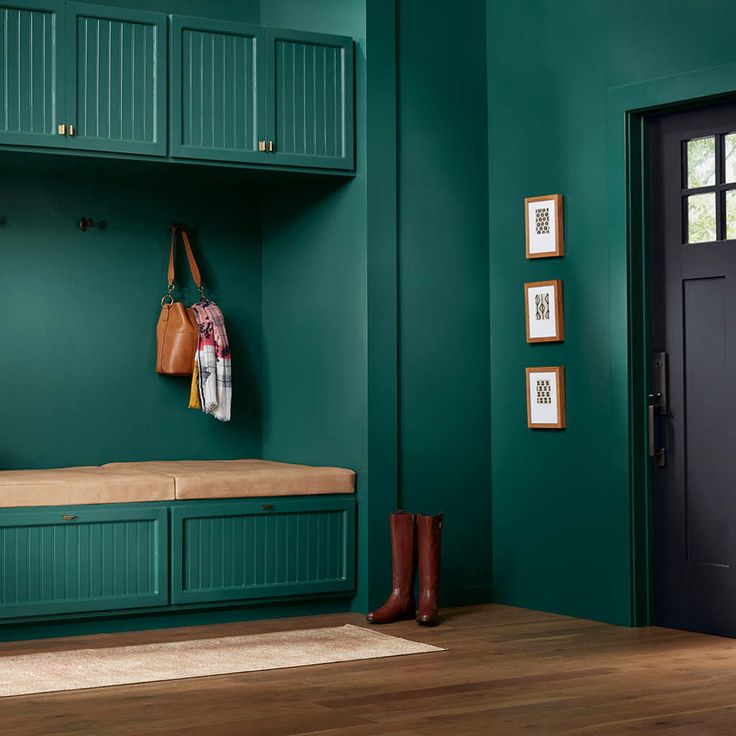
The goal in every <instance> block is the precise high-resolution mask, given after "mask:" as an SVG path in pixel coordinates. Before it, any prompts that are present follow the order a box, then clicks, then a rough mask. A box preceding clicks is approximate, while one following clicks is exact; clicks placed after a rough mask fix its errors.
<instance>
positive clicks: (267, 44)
mask: <svg viewBox="0 0 736 736" xmlns="http://www.w3.org/2000/svg"><path fill="white" fill-rule="evenodd" d="M171 28H172V39H171V90H172V93H171V153H172V155H173V156H178V157H182V158H198V159H209V160H217V161H232V162H238V161H241V162H253V163H266V164H271V165H277V166H300V167H317V168H324V169H352V168H353V165H354V153H353V148H354V133H353V131H354V111H353V107H354V101H353V95H354V92H353V87H354V76H353V75H354V72H353V63H354V62H353V42H352V39H350V38H344V37H342V36H324V35H319V34H314V33H301V32H297V31H280V30H274V29H270V28H267V29H263V28H260V27H256V26H246V25H240V24H237V23H228V22H224V21H216V20H208V19H203V18H183V17H179V16H173V19H172V26H171Z"/></svg>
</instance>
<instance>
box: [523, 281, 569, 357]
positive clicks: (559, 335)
mask: <svg viewBox="0 0 736 736" xmlns="http://www.w3.org/2000/svg"><path fill="white" fill-rule="evenodd" d="M524 317H525V321H526V341H527V342H529V343H537V342H563V341H564V339H565V314H564V309H563V301H562V280H561V279H554V280H552V281H530V282H527V283H525V284H524Z"/></svg>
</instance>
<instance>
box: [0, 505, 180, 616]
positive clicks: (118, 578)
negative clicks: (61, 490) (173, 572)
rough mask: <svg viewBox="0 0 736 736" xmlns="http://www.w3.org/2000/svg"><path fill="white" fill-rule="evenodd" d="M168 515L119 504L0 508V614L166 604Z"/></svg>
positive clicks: (163, 510)
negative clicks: (124, 506) (19, 508)
mask: <svg viewBox="0 0 736 736" xmlns="http://www.w3.org/2000/svg"><path fill="white" fill-rule="evenodd" d="M167 513H168V512H167V509H166V508H165V507H158V508H151V507H148V506H141V507H140V508H130V507H127V508H122V507H120V506H118V505H110V506H99V507H91V506H77V507H73V508H58V509H57V508H53V509H52V508H47V509H32V510H31V509H24V510H15V509H3V510H1V511H0V619H9V618H17V617H22V616H34V615H49V614H55V613H56V614H58V613H79V612H88V611H107V610H117V609H126V608H140V607H147V606H163V605H166V604H167V603H168V585H167V579H168V533H167V532H168V526H167V523H168V519H167ZM64 517H71V518H68V519H67V520H65V519H64Z"/></svg>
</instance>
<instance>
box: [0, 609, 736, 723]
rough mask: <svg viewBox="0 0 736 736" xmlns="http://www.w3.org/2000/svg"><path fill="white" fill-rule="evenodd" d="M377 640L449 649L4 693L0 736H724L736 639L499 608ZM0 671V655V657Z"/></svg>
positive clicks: (122, 637)
mask: <svg viewBox="0 0 736 736" xmlns="http://www.w3.org/2000/svg"><path fill="white" fill-rule="evenodd" d="M342 623H354V624H361V623H362V619H361V618H360V617H359V616H355V615H351V614H340V615H330V616H321V617H314V618H300V619H294V618H293V619H282V620H278V621H266V622H248V623H235V624H226V625H220V626H212V627H196V628H188V629H170V630H166V631H160V630H159V631H148V632H136V633H124V634H108V635H101V636H95V637H77V638H70V639H55V640H41V641H33V642H14V643H7V644H0V657H1V656H2V655H4V654H11V653H12V654H18V653H30V652H36V651H47V650H52V649H53V650H57V651H58V650H64V649H74V648H81V647H104V646H117V645H125V644H142V643H148V642H153V641H174V640H180V639H188V638H192V639H194V638H205V637H209V636H213V637H214V636H228V635H238V634H252V633H258V632H259V631H277V630H284V629H296V628H309V627H321V626H334V625H338V624H342ZM379 630H380V631H383V632H385V633H390V634H395V635H397V636H403V637H406V638H409V639H416V640H417V641H424V642H427V643H430V644H436V645H438V646H442V647H446V648H447V649H448V651H447V652H440V653H437V654H427V655H418V656H409V657H400V658H392V659H383V660H370V661H362V662H350V663H343V664H328V665H317V666H314V667H303V668H299V669H290V670H273V671H270V672H254V673H246V674H240V675H225V676H222V677H209V678H202V679H191V680H178V681H174V682H162V683H154V684H143V685H129V686H124V687H115V688H104V689H97V690H86V691H77V692H71V693H59V694H50V695H29V696H22V697H15V698H4V699H0V734H2V736H108V735H110V736H138V735H143V734H151V735H152V736H154V735H155V736H200V735H201V736H287V735H296V734H300V735H302V736H307V734H330V735H332V736H337V735H338V734H339V736H379V735H380V736H439V735H442V736H445V735H447V736H467V735H469V734H472V735H473V736H476V735H478V736H482V735H485V734H489V735H491V734H492V735H493V736H520V735H522V734H523V735H524V736H530V735H531V736H537V735H545V736H619V735H623V734H626V735H627V736H630V735H632V734H633V735H637V734H655V735H667V736H710V735H711V734H713V735H716V736H731V735H733V734H736V641H735V640H731V639H721V638H717V637H709V636H703V635H699V634H691V633H685V632H679V631H671V630H667V629H659V628H650V629H626V628H619V627H615V626H608V625H606V624H598V623H594V622H590V621H581V620H576V619H570V618H565V617H561V616H552V615H548V614H542V613H536V612H533V611H525V610H521V609H515V608H508V607H505V606H490V605H489V606H475V607H468V608H457V609H452V610H449V611H445V612H444V619H443V624H442V626H440V627H438V628H437V629H423V628H420V627H418V626H417V625H416V624H414V623H413V622H402V623H399V624H394V625H392V626H384V627H381V628H380V629H379ZM0 666H2V665H1V661H0Z"/></svg>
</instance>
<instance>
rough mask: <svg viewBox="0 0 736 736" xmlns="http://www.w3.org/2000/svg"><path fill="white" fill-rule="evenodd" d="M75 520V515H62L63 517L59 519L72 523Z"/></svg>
mask: <svg viewBox="0 0 736 736" xmlns="http://www.w3.org/2000/svg"><path fill="white" fill-rule="evenodd" d="M76 518H77V517H76V515H75V514H64V515H63V516H62V517H61V520H62V521H74V519H76Z"/></svg>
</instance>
